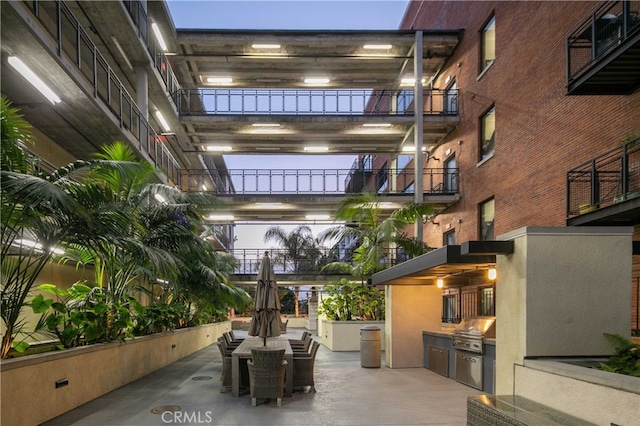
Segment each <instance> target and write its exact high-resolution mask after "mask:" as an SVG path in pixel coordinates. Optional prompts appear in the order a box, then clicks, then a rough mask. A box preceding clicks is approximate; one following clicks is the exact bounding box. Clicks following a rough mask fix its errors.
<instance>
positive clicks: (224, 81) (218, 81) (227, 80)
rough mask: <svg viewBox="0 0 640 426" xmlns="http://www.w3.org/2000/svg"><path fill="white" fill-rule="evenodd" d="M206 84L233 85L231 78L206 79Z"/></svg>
mask: <svg viewBox="0 0 640 426" xmlns="http://www.w3.org/2000/svg"><path fill="white" fill-rule="evenodd" d="M207 83H211V84H228V83H233V78H231V77H207Z"/></svg>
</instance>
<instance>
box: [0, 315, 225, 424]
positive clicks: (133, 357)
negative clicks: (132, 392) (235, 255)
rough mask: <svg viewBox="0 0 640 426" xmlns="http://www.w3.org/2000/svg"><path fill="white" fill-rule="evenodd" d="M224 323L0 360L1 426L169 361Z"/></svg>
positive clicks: (43, 415)
mask: <svg viewBox="0 0 640 426" xmlns="http://www.w3.org/2000/svg"><path fill="white" fill-rule="evenodd" d="M229 330H231V323H230V322H228V321H227V322H222V323H215V324H206V325H202V326H199V327H192V328H185V329H180V330H175V331H172V332H166V333H159V334H153V335H149V336H143V337H137V338H135V339H129V340H127V341H126V342H124V343H123V342H111V343H103V344H96V345H89V346H82V347H78V348H72V349H65V350H62V351H55V352H47V353H41V354H35V355H28V356H23V357H19V358H14V359H7V360H2V362H0V371H1V373H0V374H1V375H0V382H1V386H2V387H1V397H2V416H1V420H0V423H1V424H3V425H5V424H6V425H35V424H40V423H42V422H45V421H47V420H50V419H52V418H54V417H57V416H59V415H61V414H63V413H65V412H67V411H69V410H72V409H74V408H76V407H78V406H80V405H82V404H84V403H86V402H89V401H91V400H93V399H95V398H98V397H99V396H102V395H104V394H106V393H108V392H111V391H112V390H114V389H117V388H119V387H120V386H123V385H125V384H127V383H129V382H132V381H134V380H136V379H138V378H140V377H142V376H144V375H147V374H149V373H151V372H153V371H155V370H157V369H159V368H161V367H164V366H166V365H168V364H171V363H172V362H175V361H177V360H179V359H181V358H184V357H185V356H187V355H190V354H192V353H194V352H196V351H198V350H200V349H202V348H205V347H207V346H209V345H211V344H212V343H214V342H215V341H216V339H217V338H218V337H219V336H221V335H222V334H223V333H224V332H225V331H229Z"/></svg>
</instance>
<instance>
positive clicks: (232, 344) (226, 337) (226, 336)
mask: <svg viewBox="0 0 640 426" xmlns="http://www.w3.org/2000/svg"><path fill="white" fill-rule="evenodd" d="M222 337H223V338H224V340H226V341H227V347H228V348H237V347H238V346H240V343H242V341H238V340H233V337H232V336H231V333H229V332H228V331H225V332H224V333H222Z"/></svg>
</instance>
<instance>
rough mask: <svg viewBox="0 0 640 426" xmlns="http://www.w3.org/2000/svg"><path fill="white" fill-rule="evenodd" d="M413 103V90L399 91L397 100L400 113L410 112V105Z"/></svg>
mask: <svg viewBox="0 0 640 426" xmlns="http://www.w3.org/2000/svg"><path fill="white" fill-rule="evenodd" d="M412 103H413V90H401V91H400V92H398V98H397V100H396V111H397V112H398V114H404V113H406V112H409V111H408V110H409V107H410V106H411V104H412Z"/></svg>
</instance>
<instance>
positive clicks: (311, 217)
mask: <svg viewBox="0 0 640 426" xmlns="http://www.w3.org/2000/svg"><path fill="white" fill-rule="evenodd" d="M305 217H306V218H307V220H329V219H331V216H329V215H328V214H308V215H306V216H305Z"/></svg>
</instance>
